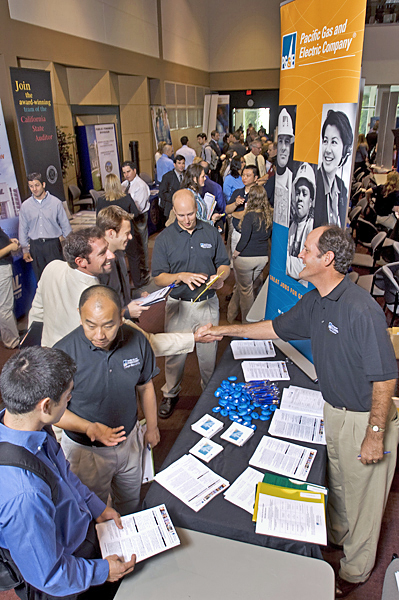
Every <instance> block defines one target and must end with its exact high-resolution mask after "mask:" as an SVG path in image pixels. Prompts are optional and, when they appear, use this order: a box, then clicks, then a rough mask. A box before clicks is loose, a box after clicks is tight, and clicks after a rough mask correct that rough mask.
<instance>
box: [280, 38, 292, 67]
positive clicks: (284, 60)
mask: <svg viewBox="0 0 399 600" xmlns="http://www.w3.org/2000/svg"><path fill="white" fill-rule="evenodd" d="M295 54H296V32H295V33H287V35H284V36H283V47H282V52H281V70H282V71H284V70H286V69H293V68H294V67H295Z"/></svg>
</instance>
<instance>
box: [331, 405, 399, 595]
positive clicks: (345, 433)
mask: <svg viewBox="0 0 399 600" xmlns="http://www.w3.org/2000/svg"><path fill="white" fill-rule="evenodd" d="M369 417H370V413H369V412H352V411H347V410H345V409H344V410H340V409H338V408H333V407H332V406H331V405H330V404H328V403H327V402H326V403H325V407H324V419H325V427H326V440H327V452H328V487H329V497H328V510H327V523H328V532H329V539H330V541H331V542H333V543H335V544H339V545H341V544H343V547H344V553H345V556H344V558H343V559H342V560H341V565H340V566H341V568H340V571H339V575H340V576H341V577H342V578H343V579H346V580H347V581H350V582H352V583H359V582H363V581H367V579H368V578H369V576H370V573H371V570H372V568H373V566H374V563H375V556H376V552H377V544H378V539H379V536H380V529H381V521H382V517H383V514H384V510H385V505H386V503H387V499H388V494H389V490H390V487H391V483H392V478H393V476H394V473H395V466H396V452H397V445H398V433H399V419H398V413H397V410H396V408H395V407H394V406H393V405H392V409H391V411H390V414H389V417H388V420H387V426H386V432H385V436H384V449H385V451H389V452H390V454H386V455H385V456H384V458H383V459H382V460H381V461H380V462H378V463H377V464H375V465H374V464H371V465H363V464H362V463H361V462H360V460H358V458H357V457H358V455H359V454H360V447H361V444H362V442H363V439H364V436H365V434H366V429H367V424H368V422H369Z"/></svg>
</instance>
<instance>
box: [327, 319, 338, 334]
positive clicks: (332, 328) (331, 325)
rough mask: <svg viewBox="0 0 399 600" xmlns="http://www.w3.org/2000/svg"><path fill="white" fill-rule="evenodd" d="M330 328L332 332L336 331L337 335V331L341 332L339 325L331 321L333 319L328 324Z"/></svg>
mask: <svg viewBox="0 0 399 600" xmlns="http://www.w3.org/2000/svg"><path fill="white" fill-rule="evenodd" d="M328 329H329V330H330V331H331V333H334V334H335V335H336V334H337V333H339V329H338V327H336V326H335V325H333V324H332V323H331V321H330V322H329V324H328Z"/></svg>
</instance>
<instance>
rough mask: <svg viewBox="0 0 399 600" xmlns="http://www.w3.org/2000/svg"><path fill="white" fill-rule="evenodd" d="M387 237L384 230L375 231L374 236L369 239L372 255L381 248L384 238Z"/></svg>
mask: <svg viewBox="0 0 399 600" xmlns="http://www.w3.org/2000/svg"><path fill="white" fill-rule="evenodd" d="M386 237H387V234H386V231H380V232H379V233H377V235H376V236H375V237H373V239H372V240H371V251H372V253H373V255H374V256H375V254H376V253H377V252H379V251H380V250H381V247H382V245H383V243H384V242H385V238H386Z"/></svg>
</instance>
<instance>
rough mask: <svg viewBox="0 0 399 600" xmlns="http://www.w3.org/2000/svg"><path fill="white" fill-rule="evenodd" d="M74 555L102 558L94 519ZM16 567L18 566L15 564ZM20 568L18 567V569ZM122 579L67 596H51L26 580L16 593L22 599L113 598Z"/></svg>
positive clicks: (88, 599) (79, 599)
mask: <svg viewBox="0 0 399 600" xmlns="http://www.w3.org/2000/svg"><path fill="white" fill-rule="evenodd" d="M73 556H76V557H78V558H101V551H100V546H99V543H98V539H97V534H96V530H95V523H94V521H92V522H91V523H90V525H89V529H88V531H87V536H86V539H85V540H84V541H83V542H82V544H81V545H80V546H79V548H78V549H77V550H75V552H74V553H73ZM15 569H17V567H16V566H15ZM17 570H18V569H17ZM120 583H121V581H117V582H115V583H109V582H107V581H106V582H105V583H103V584H102V585H96V586H92V587H90V588H89V589H88V590H86V591H85V592H82V593H81V594H70V595H66V596H51V595H50V594H46V593H45V592H41V591H40V590H37V589H36V588H34V587H33V586H31V585H29V583H27V582H26V581H24V582H23V583H22V584H21V585H19V586H18V587H16V588H15V589H14V591H15V593H16V594H17V596H18V597H19V598H21V600H113V598H114V596H115V594H116V592H117V591H118V588H119V585H120Z"/></svg>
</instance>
